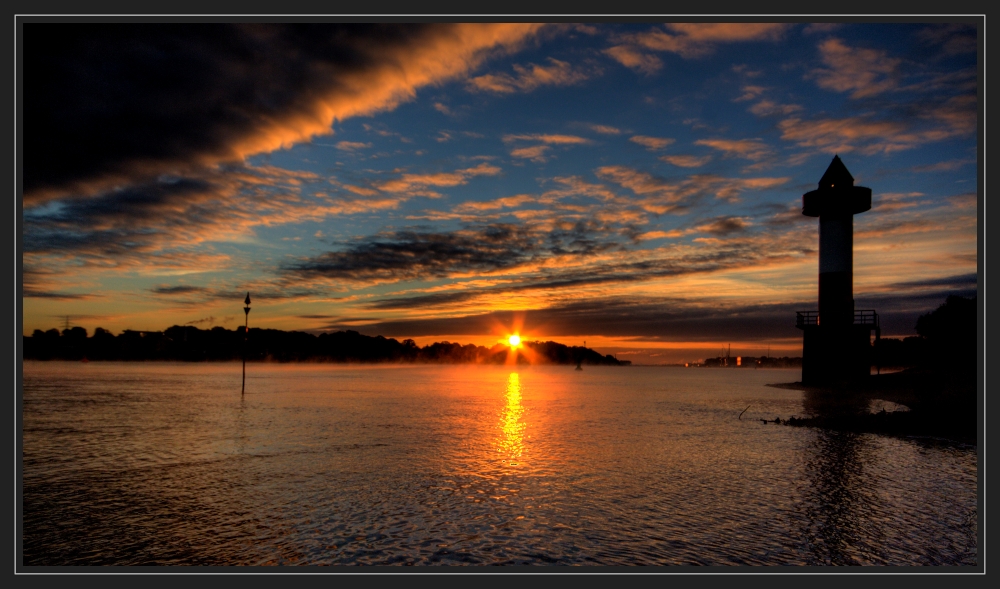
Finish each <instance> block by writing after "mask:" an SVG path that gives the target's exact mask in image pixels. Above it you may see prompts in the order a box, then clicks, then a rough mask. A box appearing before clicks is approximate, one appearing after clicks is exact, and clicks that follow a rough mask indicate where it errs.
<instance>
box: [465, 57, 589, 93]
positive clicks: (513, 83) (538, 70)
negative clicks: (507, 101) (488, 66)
mask: <svg viewBox="0 0 1000 589" xmlns="http://www.w3.org/2000/svg"><path fill="white" fill-rule="evenodd" d="M548 62H549V65H548V66H542V65H538V64H534V63H529V64H528V65H527V67H525V66H522V65H518V64H515V65H514V66H513V68H514V72H515V75H513V76H512V75H510V74H486V75H483V76H477V77H475V78H470V79H469V81H468V82H467V84H466V87H467V88H468V89H469V90H470V91H472V92H493V93H495V94H512V93H514V92H531V91H532V90H535V89H537V88H539V87H541V86H571V85H573V84H578V83H580V82H582V81H584V80H586V79H587V78H589V77H591V76H592V75H593V73H594V72H593V71H584V70H583V69H574V68H573V66H571V65H570V64H569V63H567V62H565V61H559V60H558V59H555V58H552V57H550V58H548Z"/></svg>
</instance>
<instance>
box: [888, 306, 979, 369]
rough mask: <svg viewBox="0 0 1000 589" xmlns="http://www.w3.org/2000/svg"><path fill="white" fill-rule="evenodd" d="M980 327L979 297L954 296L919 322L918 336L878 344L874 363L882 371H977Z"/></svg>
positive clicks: (891, 339) (893, 339)
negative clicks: (909, 369)
mask: <svg viewBox="0 0 1000 589" xmlns="http://www.w3.org/2000/svg"><path fill="white" fill-rule="evenodd" d="M978 327H979V319H978V314H977V309H976V297H972V298H966V297H960V296H956V295H952V296H949V297H948V298H947V299H945V302H944V303H942V304H941V305H940V306H939V307H938V308H937V309H935V310H934V311H931V312H930V313H926V314H924V315H921V316H920V317H918V318H917V324H916V326H915V329H916V332H917V335H915V336H910V337H906V338H902V339H896V338H881V339H879V340H878V341H876V342H875V344H874V349H873V352H874V353H873V359H874V362H875V363H876V364H877V365H878V366H881V367H898V368H908V367H917V366H919V367H927V368H935V367H936V368H945V369H947V368H975V366H976V361H977V359H978V348H977V342H978V338H979V334H978Z"/></svg>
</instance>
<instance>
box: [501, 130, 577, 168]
mask: <svg viewBox="0 0 1000 589" xmlns="http://www.w3.org/2000/svg"><path fill="white" fill-rule="evenodd" d="M503 141H504V143H513V142H516V141H540V142H542V143H544V144H546V145H534V146H531V147H518V148H515V149H512V150H511V152H510V155H511V156H512V157H516V158H521V159H529V160H531V161H533V162H537V163H544V162H546V161H548V157H547V156H546V153H547V152H548V151H549V149H550V148H549V146H550V145H583V144H590V143H593V141H591V140H590V139H585V138H583V137H577V136H576V135H558V134H554V135H548V134H542V133H536V134H521V135H515V134H509V135H504V136H503Z"/></svg>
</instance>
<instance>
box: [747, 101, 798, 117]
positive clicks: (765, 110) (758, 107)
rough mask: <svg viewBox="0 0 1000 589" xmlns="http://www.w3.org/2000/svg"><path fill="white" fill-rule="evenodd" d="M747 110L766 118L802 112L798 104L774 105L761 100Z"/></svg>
mask: <svg viewBox="0 0 1000 589" xmlns="http://www.w3.org/2000/svg"><path fill="white" fill-rule="evenodd" d="M747 110H749V111H750V112H752V113H753V114H755V115H757V116H758V117H766V116H770V115H790V114H792V113H794V112H798V111H800V110H802V107H801V106H799V105H798V104H776V103H774V102H772V101H770V100H761V101H760V102H758V103H757V104H755V105H753V106H751V107H750V108H749V109H747Z"/></svg>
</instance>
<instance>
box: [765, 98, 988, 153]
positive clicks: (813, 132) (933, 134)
mask: <svg viewBox="0 0 1000 589" xmlns="http://www.w3.org/2000/svg"><path fill="white" fill-rule="evenodd" d="M974 105H975V96H972V97H967V96H958V97H952V98H950V99H948V100H947V101H946V102H945V103H943V104H940V105H937V106H933V105H928V106H927V108H925V109H922V110H921V114H920V115H919V116H917V117H915V118H910V119H907V120H906V121H905V122H903V121H898V120H879V119H875V118H873V117H870V116H855V117H847V118H843V119H833V118H827V119H814V120H802V119H800V118H799V117H791V118H788V119H785V120H783V121H780V122H779V123H778V129H779V130H780V131H781V138H782V139H784V140H786V141H793V142H795V143H796V144H797V145H799V146H800V147H810V148H815V149H818V150H819V151H822V152H824V153H849V152H852V151H855V150H857V151H859V152H860V153H862V154H865V155H872V154H876V153H885V154H889V153H894V152H897V151H903V150H907V149H913V148H915V147H919V146H920V145H923V144H926V143H931V142H935V141H942V140H944V139H948V138H950V137H954V136H957V135H965V134H971V133H973V132H974V131H975V128H976V111H975V106H974ZM917 125H922V126H923V128H919V127H917Z"/></svg>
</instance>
